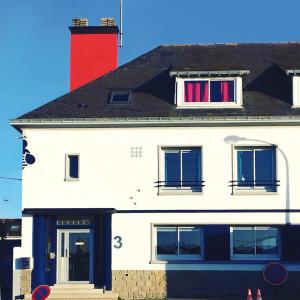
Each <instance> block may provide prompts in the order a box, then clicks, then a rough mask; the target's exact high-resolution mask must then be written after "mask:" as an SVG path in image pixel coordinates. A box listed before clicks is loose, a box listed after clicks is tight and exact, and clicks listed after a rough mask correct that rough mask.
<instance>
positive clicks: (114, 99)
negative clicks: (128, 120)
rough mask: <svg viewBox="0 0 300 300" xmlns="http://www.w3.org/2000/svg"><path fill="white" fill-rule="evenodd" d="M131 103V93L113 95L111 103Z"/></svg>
mask: <svg viewBox="0 0 300 300" xmlns="http://www.w3.org/2000/svg"><path fill="white" fill-rule="evenodd" d="M128 101H129V92H122V93H121V92H119V93H113V94H112V98H111V102H128Z"/></svg>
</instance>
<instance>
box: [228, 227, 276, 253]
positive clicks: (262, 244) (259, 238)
mask: <svg viewBox="0 0 300 300" xmlns="http://www.w3.org/2000/svg"><path fill="white" fill-rule="evenodd" d="M232 234H233V254H248V255H249V254H251V255H255V254H269V255H270V254H271V255H278V239H277V235H278V230H277V228H255V229H254V228H252V229H251V228H250V227H249V228H246V227H244V228H234V229H233V233H232Z"/></svg>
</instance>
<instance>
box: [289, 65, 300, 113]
mask: <svg viewBox="0 0 300 300" xmlns="http://www.w3.org/2000/svg"><path fill="white" fill-rule="evenodd" d="M286 73H287V74H288V75H291V76H293V107H295V108H300V70H287V71H286Z"/></svg>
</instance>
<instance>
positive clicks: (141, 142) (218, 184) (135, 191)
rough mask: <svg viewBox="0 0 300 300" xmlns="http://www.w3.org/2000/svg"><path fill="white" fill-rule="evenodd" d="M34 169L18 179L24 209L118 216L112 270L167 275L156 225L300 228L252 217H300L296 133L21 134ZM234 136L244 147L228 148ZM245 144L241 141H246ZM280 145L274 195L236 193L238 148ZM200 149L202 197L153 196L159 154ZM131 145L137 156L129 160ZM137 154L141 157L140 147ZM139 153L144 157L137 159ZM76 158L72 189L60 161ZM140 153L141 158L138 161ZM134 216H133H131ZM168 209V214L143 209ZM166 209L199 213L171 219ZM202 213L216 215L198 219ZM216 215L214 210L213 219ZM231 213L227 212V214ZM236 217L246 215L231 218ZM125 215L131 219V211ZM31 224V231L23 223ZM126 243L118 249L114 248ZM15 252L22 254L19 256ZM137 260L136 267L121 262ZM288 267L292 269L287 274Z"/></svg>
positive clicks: (26, 234)
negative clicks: (103, 211)
mask: <svg viewBox="0 0 300 300" xmlns="http://www.w3.org/2000/svg"><path fill="white" fill-rule="evenodd" d="M23 134H24V136H25V137H26V140H27V142H28V147H27V148H28V149H29V150H30V152H31V153H32V154H33V155H34V156H35V158H36V162H35V163H34V164H33V165H30V166H27V167H26V168H25V169H24V171H23V209H30V208H33V209H34V208H40V209H41V208H45V209H51V208H56V209H57V208H72V209H73V208H115V209H116V210H119V211H121V212H120V213H116V214H113V216H112V269H113V270H114V269H115V270H123V269H124V270H130V269H135V270H136V269H138V270H155V269H157V270H163V269H165V268H166V264H165V263H163V262H160V263H158V262H156V261H155V259H154V258H153V253H152V252H153V245H152V244H151V239H152V238H153V234H154V233H153V225H157V224H159V225H170V224H181V225H189V224H192V225H208V224H230V225H234V224H239V225H243V224H245V225H247V224H261V225H280V224H286V223H287V221H288V222H290V223H292V224H300V214H299V213H290V214H287V213H286V212H267V213H262V212H260V213H257V212H251V210H281V211H282V210H286V209H288V210H289V209H299V203H298V202H299V201H298V199H297V195H298V194H299V188H300V187H299V184H298V179H297V178H298V176H299V175H298V173H299V170H300V161H299V159H298V155H299V149H300V141H298V139H297V138H296V137H297V136H298V135H299V134H300V128H298V127H295V126H236V127H226V126H218V127H172V128H168V127H156V128H153V127H152V128H88V129H75V128H73V129H71V128H69V129H66V128H65V129H50V128H48V129H24V132H23ZM232 136H237V137H240V138H241V141H238V142H235V141H234V142H235V143H233V142H230V141H228V139H229V140H230V137H232ZM242 138H244V139H242ZM270 144H272V145H276V173H277V179H278V180H280V182H279V187H278V190H277V192H274V193H273V192H272V193H268V192H263V191H261V192H255V191H249V192H246V193H245V192H243V193H238V192H237V193H232V187H230V181H231V180H234V178H233V177H232V176H233V175H232V174H233V173H234V170H233V168H234V165H235V163H234V160H235V157H234V154H233V153H234V152H233V149H234V147H235V146H237V145H239V146H241V145H244V146H266V145H270ZM171 146H172V147H173V146H176V147H178V148H180V147H201V149H202V177H203V180H204V181H205V183H204V185H205V186H204V187H203V191H202V192H201V193H182V191H178V192H176V193H175V194H174V192H172V193H170V194H168V192H165V193H159V190H158V188H157V187H156V182H157V181H158V180H159V176H160V175H159V174H160V171H161V168H163V164H162V161H161V159H162V158H161V155H160V154H161V151H162V150H161V147H171ZM132 147H138V149H134V151H135V150H137V151H138V154H137V155H135V154H134V155H133V157H132ZM140 147H141V149H140ZM139 151H140V152H139ZM69 153H77V154H79V155H80V165H79V172H80V178H79V180H77V181H66V180H65V167H66V160H65V157H66V154H69ZM140 154H141V157H140V156H139V155H140ZM135 210H137V211H138V213H134V211H135ZM144 210H145V211H149V210H150V211H159V210H167V211H168V212H166V213H155V212H153V213H151V212H142V211H144ZM171 210H175V211H176V210H177V211H178V210H179V211H180V210H183V211H185V210H191V211H193V210H196V212H195V213H184V212H183V213H180V214H178V213H171V212H170V211H171ZM201 210H212V211H210V212H207V213H201V212H200V211H201ZM213 210H216V212H213ZM226 210H229V211H231V212H226V213H225V212H224V211H226ZM233 210H250V211H249V212H248V213H236V212H233ZM128 211H130V212H128ZM26 219H28V220H30V219H31V218H25V219H24V218H23V247H22V250H21V251H20V252H21V253H20V256H31V252H30V245H31V244H32V241H31V237H32V235H31V232H32V229H31V228H32V227H31V226H32V223H31V222H27V221H26V222H24V220H26ZM27 223H28V224H27ZM116 236H120V237H121V238H122V248H120V249H117V248H114V245H115V244H116V242H117V240H116V239H114V237H116ZM18 252H19V251H18ZM126 257H134V258H135V259H134V260H132V259H124V258H126ZM167 267H168V269H170V268H171V269H188V270H193V269H199V270H201V269H208V270H209V269H212V270H214V269H216V270H220V269H221V270H222V269H224V268H225V269H229V270H232V269H236V270H239V269H243V270H245V269H247V270H257V269H262V268H263V264H254V265H253V264H249V265H247V264H243V265H239V264H236V265H234V266H228V265H227V266H224V265H222V264H218V265H216V264H212V265H209V264H206V265H201V264H198V265H176V264H173V265H168V266H167ZM289 268H292V269H293V268H295V266H290V267H289Z"/></svg>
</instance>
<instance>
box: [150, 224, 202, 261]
mask: <svg viewBox="0 0 300 300" xmlns="http://www.w3.org/2000/svg"><path fill="white" fill-rule="evenodd" d="M154 230H155V237H154V241H155V242H154V245H153V246H154V249H153V251H154V253H155V259H158V260H176V259H199V258H202V257H203V232H202V228H201V227H200V226H156V227H155V228H154Z"/></svg>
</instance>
